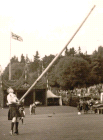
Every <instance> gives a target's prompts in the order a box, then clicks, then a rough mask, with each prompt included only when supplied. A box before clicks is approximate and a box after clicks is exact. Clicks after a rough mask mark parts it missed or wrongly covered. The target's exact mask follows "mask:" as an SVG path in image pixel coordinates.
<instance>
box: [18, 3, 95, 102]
mask: <svg viewBox="0 0 103 140" xmlns="http://www.w3.org/2000/svg"><path fill="white" fill-rule="evenodd" d="M94 8H95V5H94V6H93V7H92V9H91V10H90V12H89V13H88V15H87V16H86V18H85V19H84V20H83V22H82V23H81V24H80V26H79V28H78V29H77V30H76V32H75V33H74V35H73V36H72V37H71V38H70V40H69V41H68V42H67V44H66V45H65V47H64V48H63V49H62V50H61V51H60V53H59V54H58V55H57V56H56V57H55V58H54V59H53V60H52V62H51V63H50V64H49V65H48V66H47V68H46V69H45V70H44V71H43V72H42V74H41V75H40V76H39V77H38V78H37V80H36V81H35V82H34V83H33V84H32V85H31V87H30V88H29V89H28V90H27V92H26V93H25V94H24V95H23V96H22V97H21V99H20V101H22V100H23V99H24V98H25V97H26V96H27V94H28V93H29V92H30V91H31V89H32V88H33V87H34V86H35V85H36V84H37V82H38V81H39V80H40V79H41V78H42V76H43V75H44V74H45V73H46V72H47V71H48V70H49V69H50V67H51V66H52V65H53V63H54V62H55V61H56V60H57V59H58V57H59V56H60V55H61V54H62V52H63V51H64V50H65V49H66V47H67V46H68V44H69V43H70V42H71V41H72V40H73V38H74V37H75V35H76V34H77V32H78V31H79V30H80V28H81V27H82V25H83V24H84V22H85V21H86V20H87V18H88V17H89V15H90V14H91V12H92V11H93V10H94Z"/></svg>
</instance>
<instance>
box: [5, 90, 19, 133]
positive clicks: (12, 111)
mask: <svg viewBox="0 0 103 140" xmlns="http://www.w3.org/2000/svg"><path fill="white" fill-rule="evenodd" d="M7 92H8V95H7V101H8V103H7V104H8V105H9V111H8V120H12V121H11V131H10V135H13V128H14V125H15V132H14V134H16V135H18V134H19V132H18V125H19V117H20V113H19V100H18V98H17V97H16V95H15V94H14V90H13V89H12V88H8V89H7Z"/></svg>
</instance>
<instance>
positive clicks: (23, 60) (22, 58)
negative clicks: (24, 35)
mask: <svg viewBox="0 0 103 140" xmlns="http://www.w3.org/2000/svg"><path fill="white" fill-rule="evenodd" d="M20 62H21V63H25V56H24V55H23V54H22V55H21V61H20Z"/></svg>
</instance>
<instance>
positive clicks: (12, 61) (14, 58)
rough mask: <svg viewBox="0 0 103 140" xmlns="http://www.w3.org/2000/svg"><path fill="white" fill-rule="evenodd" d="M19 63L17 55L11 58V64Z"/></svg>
mask: <svg viewBox="0 0 103 140" xmlns="http://www.w3.org/2000/svg"><path fill="white" fill-rule="evenodd" d="M17 62H18V57H16V56H15V55H14V56H13V57H12V58H11V63H17Z"/></svg>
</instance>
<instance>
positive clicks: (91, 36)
mask: <svg viewBox="0 0 103 140" xmlns="http://www.w3.org/2000/svg"><path fill="white" fill-rule="evenodd" d="M94 5H96V7H95V9H94V10H93V12H92V13H91V15H90V16H89V18H88V19H87V21H86V22H85V24H84V25H83V26H82V28H81V29H80V31H79V32H78V33H77V35H76V36H75V38H74V39H73V40H72V42H71V43H70V44H69V45H68V49H69V48H71V47H74V48H75V50H78V47H79V46H80V47H81V51H82V52H84V53H85V52H86V51H87V53H88V54H92V52H93V51H94V50H97V48H98V46H100V45H102V46H103V0H72V1H71V0H26V1H25V0H18V1H15V0H3V1H1V2H0V65H1V67H2V69H4V68H5V66H7V64H8V63H9V59H10V32H11V31H12V32H13V33H15V34H17V35H19V36H21V37H22V38H23V42H19V41H16V40H14V39H11V57H13V56H14V55H16V56H17V57H18V58H19V59H20V56H21V54H24V56H26V54H28V57H29V58H30V59H31V60H32V59H33V55H35V53H36V51H38V52H39V55H40V57H41V58H43V57H44V56H45V55H50V54H54V55H56V54H58V53H59V52H60V51H61V50H62V49H63V48H64V46H65V44H66V43H67V42H68V41H69V39H70V38H71V36H72V35H73V34H74V32H75V31H76V30H77V28H78V27H79V25H80V24H81V22H82V21H83V20H84V18H85V17H86V16H87V14H88V13H89V11H90V10H91V8H92V7H93V6H94Z"/></svg>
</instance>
